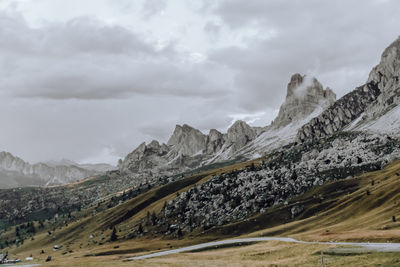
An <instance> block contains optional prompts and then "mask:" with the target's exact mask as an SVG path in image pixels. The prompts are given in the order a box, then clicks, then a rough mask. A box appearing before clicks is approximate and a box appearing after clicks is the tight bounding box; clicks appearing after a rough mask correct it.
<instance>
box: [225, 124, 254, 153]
mask: <svg viewBox="0 0 400 267" xmlns="http://www.w3.org/2000/svg"><path fill="white" fill-rule="evenodd" d="M256 136H257V131H256V130H255V129H253V128H252V127H250V125H248V124H247V123H246V122H244V121H242V120H238V121H236V122H235V123H234V124H233V125H232V126H231V127H230V128H229V129H228V132H227V142H228V143H229V144H232V151H237V150H238V149H240V148H242V147H243V146H244V145H246V144H247V143H248V142H250V141H251V140H253V139H254V138H255V137H256Z"/></svg>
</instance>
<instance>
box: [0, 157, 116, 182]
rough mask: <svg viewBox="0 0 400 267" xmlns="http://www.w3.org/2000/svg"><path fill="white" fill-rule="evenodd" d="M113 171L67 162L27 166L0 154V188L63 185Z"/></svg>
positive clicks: (27, 164) (101, 165)
mask: <svg viewBox="0 0 400 267" xmlns="http://www.w3.org/2000/svg"><path fill="white" fill-rule="evenodd" d="M113 169H115V167H114V166H111V165H108V164H78V163H75V162H73V161H69V160H62V161H59V162H55V161H51V162H46V163H36V164H29V163H28V162H26V161H24V160H22V159H21V158H19V157H16V156H14V155H12V154H11V153H9V152H4V151H3V152H0V188H12V187H21V186H49V185H57V184H65V183H70V182H74V181H77V180H81V179H83V178H87V177H90V176H94V175H97V174H101V173H104V172H106V171H109V170H113Z"/></svg>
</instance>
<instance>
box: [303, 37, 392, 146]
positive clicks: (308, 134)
mask: <svg viewBox="0 0 400 267" xmlns="http://www.w3.org/2000/svg"><path fill="white" fill-rule="evenodd" d="M399 77H400V38H397V39H396V40H395V41H394V42H393V43H392V44H390V45H389V46H388V48H386V49H385V50H384V52H383V53H382V56H381V61H380V63H379V64H378V65H377V66H376V67H374V68H373V69H372V71H371V72H370V74H369V78H368V80H367V83H366V84H364V85H362V86H359V87H357V88H356V89H354V90H353V91H351V92H349V93H348V94H346V95H344V96H343V97H342V98H340V99H339V100H338V101H336V102H335V104H334V105H332V106H331V107H329V108H328V109H326V110H325V111H324V112H323V113H321V115H320V116H318V117H316V118H314V119H312V120H311V121H310V122H309V123H307V124H305V125H303V127H302V128H301V129H300V130H299V132H298V134H297V139H298V141H305V140H307V139H318V138H320V137H324V136H327V135H330V134H332V133H334V132H336V131H339V130H344V129H346V130H362V131H373V132H378V133H386V132H388V133H389V132H390V133H392V132H393V131H394V133H396V132H397V134H398V130H399V129H400V128H399V126H398V114H400V109H399V104H400V83H399ZM383 125H385V126H384V127H382V126H383Z"/></svg>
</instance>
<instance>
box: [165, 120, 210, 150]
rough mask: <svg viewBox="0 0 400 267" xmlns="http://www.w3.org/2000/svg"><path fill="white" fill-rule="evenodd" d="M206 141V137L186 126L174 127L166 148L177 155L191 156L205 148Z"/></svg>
mask: <svg viewBox="0 0 400 267" xmlns="http://www.w3.org/2000/svg"><path fill="white" fill-rule="evenodd" d="M206 139H207V136H206V135H204V134H203V133H202V132H200V131H199V130H197V129H195V128H193V127H191V126H189V125H187V124H184V125H183V126H180V125H176V127H175V130H174V133H173V134H172V136H171V137H170V138H169V140H168V146H170V147H171V149H172V150H173V151H175V152H177V153H180V154H182V155H185V156H191V155H194V154H196V153H198V152H199V151H201V150H204V149H205V148H206Z"/></svg>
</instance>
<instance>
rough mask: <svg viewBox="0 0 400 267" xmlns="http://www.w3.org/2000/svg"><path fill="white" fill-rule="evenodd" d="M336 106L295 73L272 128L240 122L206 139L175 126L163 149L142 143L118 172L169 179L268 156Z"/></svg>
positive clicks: (313, 80) (320, 88)
mask: <svg viewBox="0 0 400 267" xmlns="http://www.w3.org/2000/svg"><path fill="white" fill-rule="evenodd" d="M335 100H336V95H335V93H333V91H332V90H331V89H329V88H326V89H323V86H322V84H321V83H320V82H319V81H318V80H317V79H316V78H315V77H308V76H306V75H300V74H298V73H296V74H294V75H292V77H291V79H290V81H289V83H288V85H287V96H286V100H285V102H284V103H283V104H282V105H281V108H280V112H279V114H278V116H277V118H276V119H275V120H274V121H273V122H272V123H271V124H270V125H268V126H266V127H251V126H250V125H248V124H247V123H246V122H245V121H242V120H238V121H236V122H234V123H233V124H232V125H231V126H230V127H229V128H228V130H227V132H226V133H221V132H219V131H217V130H215V129H211V130H210V131H209V134H204V133H202V132H201V131H200V130H198V129H195V128H193V127H192V126H189V125H188V124H183V125H176V127H175V130H174V131H173V133H172V135H171V137H170V138H169V140H168V142H167V144H159V142H158V141H155V140H153V141H152V142H151V143H150V144H146V143H141V144H140V145H139V146H138V147H137V148H136V149H135V150H133V152H131V153H129V154H128V155H127V156H126V157H125V159H124V160H123V161H122V162H121V163H120V164H119V170H120V171H122V172H124V173H137V172H146V171H148V170H150V169H152V172H154V171H155V170H156V171H158V172H160V171H162V172H163V173H165V174H173V173H176V172H179V171H184V170H189V169H190V168H193V167H196V166H202V165H206V164H210V163H215V162H221V161H227V160H233V159H235V158H237V157H245V158H252V157H254V155H260V154H262V153H265V152H267V151H268V150H269V149H268V147H271V149H272V148H275V147H276V145H277V144H279V145H281V144H286V143H288V142H290V141H292V140H294V137H295V133H296V131H297V129H298V128H299V127H300V126H301V125H300V124H303V123H305V122H307V121H308V120H310V119H311V117H310V116H312V117H315V116H316V115H318V114H319V113H320V112H322V110H324V109H326V108H327V107H329V106H330V105H332V104H333V103H334V101H335ZM304 120H305V121H304ZM253 152H255V153H253Z"/></svg>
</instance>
